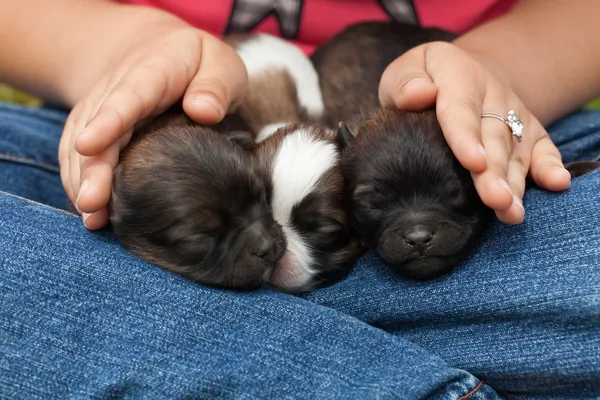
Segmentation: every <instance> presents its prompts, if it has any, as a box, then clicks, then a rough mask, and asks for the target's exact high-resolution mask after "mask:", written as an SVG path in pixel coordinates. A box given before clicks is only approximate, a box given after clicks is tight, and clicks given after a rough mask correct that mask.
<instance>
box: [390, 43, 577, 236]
mask: <svg viewBox="0 0 600 400" xmlns="http://www.w3.org/2000/svg"><path fill="white" fill-rule="evenodd" d="M379 98H380V101H381V103H382V105H391V104H395V105H396V106H397V107H399V108H402V109H405V110H412V111H418V110H421V109H424V108H428V107H431V106H434V105H435V106H436V109H437V116H438V120H439V122H440V125H441V127H442V130H443V132H444V136H445V137H446V140H447V141H448V144H449V145H450V147H451V149H452V151H453V153H454V154H455V156H456V158H457V159H458V160H459V161H460V163H461V164H462V165H463V166H464V167H465V168H466V169H468V170H469V171H471V175H472V177H473V181H474V183H475V186H476V188H477V192H478V193H479V196H480V197H481V199H482V201H483V202H484V203H485V204H486V205H488V206H489V207H490V208H492V209H494V210H495V211H496V215H497V216H498V218H499V219H500V220H501V221H503V222H506V223H513V224H515V223H520V222H522V221H523V219H524V214H525V211H524V209H523V206H522V198H523V194H524V191H525V178H526V176H527V174H528V173H530V174H531V177H532V178H533V180H534V181H535V182H536V183H537V184H538V185H539V186H540V187H542V188H545V189H549V190H553V191H558V190H564V189H566V188H568V187H569V184H570V175H569V173H568V171H566V170H565V169H564V166H563V164H562V161H561V156H560V153H559V151H558V149H557V148H556V146H554V144H553V143H552V141H551V140H550V138H549V136H548V133H547V132H546V130H545V129H544V127H543V126H542V125H541V124H540V122H539V121H538V120H537V119H536V117H535V116H533V115H532V114H531V113H530V112H529V110H528V109H527V108H526V107H525V105H524V104H523V103H522V102H521V100H520V99H519V98H518V97H517V95H516V94H515V93H513V91H512V90H511V88H510V87H509V85H508V84H506V83H505V82H503V80H502V79H501V78H500V77H499V76H498V75H496V74H494V73H493V72H492V71H491V70H490V69H488V68H486V67H485V66H484V65H483V64H482V63H480V62H478V61H477V60H476V59H475V58H474V57H473V56H471V55H470V54H469V53H467V52H466V51H464V50H462V49H460V48H459V47H457V46H455V45H453V44H450V43H444V42H434V43H429V44H425V45H421V46H419V47H416V48H414V49H412V50H411V51H409V52H407V53H405V54H404V55H402V56H401V57H399V58H398V59H396V60H395V61H394V62H393V63H391V64H390V65H389V66H388V68H387V69H386V71H385V72H384V74H383V76H382V78H381V82H380V87H379ZM511 109H512V110H514V111H515V113H516V114H517V116H518V118H519V119H520V120H521V121H522V122H523V124H524V132H523V139H522V141H521V142H520V143H518V142H516V140H515V139H513V137H512V133H511V130H510V128H509V127H508V126H507V125H506V124H504V123H503V122H502V121H499V120H497V119H493V118H483V119H482V118H481V114H482V113H495V114H499V115H500V116H502V117H504V118H505V119H506V118H507V114H508V111H509V110H511ZM484 149H485V150H484ZM507 183H508V185H507Z"/></svg>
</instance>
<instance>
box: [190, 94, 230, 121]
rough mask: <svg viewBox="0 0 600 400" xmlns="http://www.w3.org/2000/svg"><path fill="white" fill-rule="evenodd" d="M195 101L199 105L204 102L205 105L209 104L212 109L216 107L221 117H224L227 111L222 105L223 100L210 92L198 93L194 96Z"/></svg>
mask: <svg viewBox="0 0 600 400" xmlns="http://www.w3.org/2000/svg"><path fill="white" fill-rule="evenodd" d="M194 101H195V102H196V103H197V104H199V105H201V104H204V105H205V106H208V107H210V108H212V109H216V110H217V112H218V113H219V116H220V117H222V116H223V114H224V112H225V111H224V110H223V106H222V105H221V102H220V101H219V100H218V99H217V98H216V97H215V96H214V95H212V94H209V93H201V94H197V95H196V96H195V97H194ZM201 107H202V106H201Z"/></svg>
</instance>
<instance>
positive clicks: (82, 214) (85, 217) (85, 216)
mask: <svg viewBox="0 0 600 400" xmlns="http://www.w3.org/2000/svg"><path fill="white" fill-rule="evenodd" d="M90 215H91V214H88V213H81V218H83V224H84V225H85V221H87V219H88V218H89V217H90Z"/></svg>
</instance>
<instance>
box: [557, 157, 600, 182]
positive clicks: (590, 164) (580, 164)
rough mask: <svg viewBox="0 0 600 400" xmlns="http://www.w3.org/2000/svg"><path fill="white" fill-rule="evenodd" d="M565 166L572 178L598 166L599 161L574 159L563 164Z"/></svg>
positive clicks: (599, 164)
mask: <svg viewBox="0 0 600 400" xmlns="http://www.w3.org/2000/svg"><path fill="white" fill-rule="evenodd" d="M565 168H566V169H567V171H569V173H570V174H571V178H572V179H574V178H579V177H580V176H583V175H585V174H588V173H590V172H592V171H594V170H596V169H598V168H600V161H575V162H572V163H568V164H565Z"/></svg>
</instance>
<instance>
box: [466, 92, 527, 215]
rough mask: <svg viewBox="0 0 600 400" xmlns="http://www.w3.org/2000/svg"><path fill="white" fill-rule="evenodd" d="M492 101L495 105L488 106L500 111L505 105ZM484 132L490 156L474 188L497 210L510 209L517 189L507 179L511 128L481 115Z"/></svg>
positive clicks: (484, 200)
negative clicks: (513, 188)
mask: <svg viewBox="0 0 600 400" xmlns="http://www.w3.org/2000/svg"><path fill="white" fill-rule="evenodd" d="M490 103H491V102H490ZM493 104H496V105H495V106H490V105H489V103H487V104H486V106H485V108H486V109H490V110H497V109H505V107H506V106H504V105H498V104H499V103H498V102H494V103H493ZM500 104H502V102H501V103H500ZM481 131H482V137H481V140H482V143H483V146H484V148H485V151H486V155H487V168H486V170H485V171H484V172H483V173H481V174H479V175H478V176H477V179H476V180H475V181H474V182H475V187H476V188H477V192H478V193H479V197H481V200H482V201H483V202H484V203H485V204H486V205H487V206H488V207H490V208H492V209H494V210H496V211H502V210H507V209H508V208H509V207H510V206H511V205H512V203H513V200H514V192H513V190H512V188H511V186H510V183H509V182H508V180H507V175H508V166H509V159H510V157H511V153H512V148H513V145H512V140H513V139H512V135H511V131H510V129H509V127H508V126H507V125H506V124H505V123H504V122H502V121H500V120H497V119H495V118H482V119H481ZM522 145H523V146H524V144H522Z"/></svg>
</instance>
